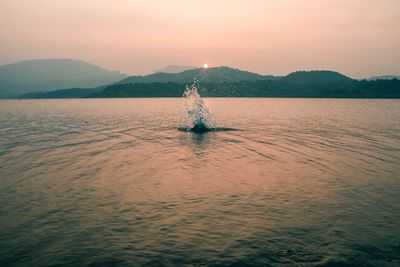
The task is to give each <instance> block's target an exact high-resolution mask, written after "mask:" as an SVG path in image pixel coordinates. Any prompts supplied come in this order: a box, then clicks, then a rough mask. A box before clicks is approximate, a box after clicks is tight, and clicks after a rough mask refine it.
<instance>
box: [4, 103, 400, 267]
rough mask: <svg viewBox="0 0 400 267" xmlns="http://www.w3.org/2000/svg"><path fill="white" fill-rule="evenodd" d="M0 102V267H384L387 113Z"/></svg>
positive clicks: (397, 170)
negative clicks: (187, 110) (205, 114)
mask: <svg viewBox="0 0 400 267" xmlns="http://www.w3.org/2000/svg"><path fill="white" fill-rule="evenodd" d="M206 101H207V102H208V104H209V107H210V109H211V112H212V113H213V115H214V119H215V122H216V126H218V127H227V128H234V129H236V130H234V131H220V132H211V133H205V134H198V133H190V132H182V131H178V130H177V128H179V127H180V121H181V120H182V111H183V108H182V107H183V104H184V103H183V100H182V99H168V98H165V99H102V100H98V99H93V100H32V101H30V100H29V101H28V100H26V101H0V192H1V194H0V263H1V266H176V265H180V266H181V265H183V266H233V265H234V266H269V265H271V266H279V265H283V266H292V265H300V266H303V265H304V266H310V265H311V266H313V265H328V266H342V265H347V266H399V265H400V223H399V222H400V101H399V100H344V99H342V100H335V99H207V100H206Z"/></svg>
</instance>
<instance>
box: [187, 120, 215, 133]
mask: <svg viewBox="0 0 400 267" xmlns="http://www.w3.org/2000/svg"><path fill="white" fill-rule="evenodd" d="M212 130H213V128H210V127H207V125H205V124H204V123H203V121H201V120H199V121H196V122H195V123H194V126H193V127H192V128H190V131H191V132H194V133H205V132H211V131H212Z"/></svg>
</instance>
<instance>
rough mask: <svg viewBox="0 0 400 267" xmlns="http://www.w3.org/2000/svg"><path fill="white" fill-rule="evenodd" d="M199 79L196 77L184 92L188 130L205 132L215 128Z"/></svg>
mask: <svg viewBox="0 0 400 267" xmlns="http://www.w3.org/2000/svg"><path fill="white" fill-rule="evenodd" d="M199 88H200V86H199V79H198V78H197V77H196V78H194V82H193V84H192V85H190V86H187V85H186V90H185V92H184V93H183V97H185V104H186V112H187V114H186V127H185V129H186V131H191V132H196V133H204V132H210V131H212V130H213V123H212V115H211V112H210V111H209V109H208V107H207V106H206V104H205V103H204V100H203V99H202V98H201V96H200V94H199Z"/></svg>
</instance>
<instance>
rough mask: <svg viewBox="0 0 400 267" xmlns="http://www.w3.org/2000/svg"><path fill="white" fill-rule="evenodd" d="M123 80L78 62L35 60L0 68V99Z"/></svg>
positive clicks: (118, 74) (104, 70)
mask: <svg viewBox="0 0 400 267" xmlns="http://www.w3.org/2000/svg"><path fill="white" fill-rule="evenodd" d="M125 77H127V75H126V74H123V73H120V72H118V71H109V70H106V69H103V68H101V67H98V66H95V65H92V64H90V63H87V62H84V61H81V60H72V59H37V60H29V61H21V62H18V63H14V64H8V65H3V66H0V98H1V97H17V96H18V95H21V94H23V93H27V92H39V91H50V90H56V89H64V88H72V87H96V86H101V85H104V84H110V83H113V82H116V81H119V80H121V79H123V78H125Z"/></svg>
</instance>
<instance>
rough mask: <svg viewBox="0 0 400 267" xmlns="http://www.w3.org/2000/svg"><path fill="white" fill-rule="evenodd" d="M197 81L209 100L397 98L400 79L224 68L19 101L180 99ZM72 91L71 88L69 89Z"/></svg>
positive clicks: (157, 75)
mask: <svg viewBox="0 0 400 267" xmlns="http://www.w3.org/2000/svg"><path fill="white" fill-rule="evenodd" d="M195 76H197V77H199V79H200V86H201V88H200V93H201V94H202V95H203V96H208V97H321V98H335V97H338V98H400V80H398V79H392V80H379V79H378V80H372V81H368V80H361V81H360V80H355V79H352V78H349V77H347V76H345V75H342V74H340V73H338V72H334V71H297V72H293V73H290V74H289V75H287V76H283V77H274V76H263V75H259V74H256V73H251V72H244V71H241V70H237V69H231V68H227V67H220V68H211V69H208V70H203V69H195V70H188V71H184V72H181V73H155V74H151V75H147V76H132V77H129V78H126V79H124V80H122V81H120V82H118V83H116V84H112V85H109V86H105V87H104V88H101V90H89V89H88V90H87V91H86V94H85V91H82V90H77V89H76V88H75V89H73V90H75V91H74V92H76V93H78V94H77V95H76V96H74V92H73V91H71V94H68V91H66V90H62V91H60V94H58V92H57V91H54V92H51V94H49V93H42V94H37V93H36V94H30V95H23V96H22V98H58V97H57V96H60V97H59V98H65V97H66V95H68V98H74V97H86V98H113V97H181V96H182V94H183V91H184V90H185V86H186V85H188V84H191V83H192V82H193V77H195ZM71 90H72V89H71Z"/></svg>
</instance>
